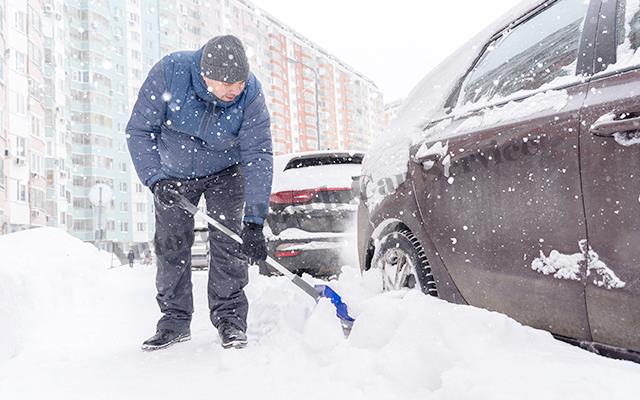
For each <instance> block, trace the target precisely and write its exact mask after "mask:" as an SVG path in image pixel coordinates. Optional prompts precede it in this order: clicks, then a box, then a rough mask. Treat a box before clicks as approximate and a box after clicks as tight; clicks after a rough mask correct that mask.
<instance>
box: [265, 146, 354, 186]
mask: <svg viewBox="0 0 640 400" xmlns="http://www.w3.org/2000/svg"><path fill="white" fill-rule="evenodd" d="M362 154H363V153H362V152H361V151H349V150H338V151H335V150H334V151H331V150H320V151H307V152H299V153H289V154H283V155H279V156H275V157H274V158H273V187H272V189H271V192H272V193H277V192H281V191H284V190H301V189H312V188H319V187H351V185H352V176H358V175H360V169H361V165H360V163H357V162H356V163H353V164H327V165H312V166H307V167H304V168H290V169H286V170H285V168H286V166H287V164H289V162H290V161H291V160H293V159H295V158H297V157H308V156H315V155H318V156H323V155H336V156H337V157H344V156H347V155H351V156H355V155H362Z"/></svg>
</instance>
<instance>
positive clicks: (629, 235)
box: [580, 69, 640, 351]
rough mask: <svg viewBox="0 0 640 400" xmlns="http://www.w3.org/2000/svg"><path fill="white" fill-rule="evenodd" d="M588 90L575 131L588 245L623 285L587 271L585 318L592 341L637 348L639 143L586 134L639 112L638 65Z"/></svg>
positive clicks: (639, 345)
mask: <svg viewBox="0 0 640 400" xmlns="http://www.w3.org/2000/svg"><path fill="white" fill-rule="evenodd" d="M591 89H592V90H590V91H589V95H588V97H587V101H586V104H585V111H584V112H583V116H584V117H583V121H584V123H583V125H582V130H581V135H580V147H581V153H582V158H581V169H582V180H583V190H584V204H585V210H586V215H587V227H588V235H589V240H588V243H589V246H590V247H591V249H592V251H593V252H594V254H595V255H597V256H598V260H599V261H601V262H602V263H603V264H604V265H605V266H606V267H607V268H608V269H610V271H612V272H613V273H614V274H615V276H616V277H617V278H618V279H619V281H620V282H622V283H623V284H624V286H622V287H612V285H611V284H606V283H602V275H601V274H599V273H597V272H598V271H591V272H592V274H591V276H589V277H588V279H587V288H586V291H587V306H588V309H589V322H590V324H591V329H592V332H593V339H594V340H595V341H598V342H605V343H608V344H612V345H614V346H619V347H624V348H630V349H634V350H636V351H640V334H639V329H640V307H639V304H640V245H639V244H640V144H630V145H628V146H625V145H623V144H621V143H620V142H621V140H620V139H618V140H616V139H615V138H614V137H600V136H595V135H593V134H592V133H591V132H590V127H591V126H592V125H593V124H594V123H595V122H596V121H597V120H598V119H600V118H601V117H603V116H607V115H608V114H609V115H612V116H613V115H620V114H621V113H629V114H630V115H632V116H640V69H635V70H632V71H626V72H623V73H619V74H614V75H610V76H604V77H601V78H598V79H596V80H594V81H593V82H592V84H591ZM636 132H638V131H636ZM592 258H593V257H592ZM592 261H595V260H592ZM600 267H603V266H602V265H601V266H600ZM618 286H620V285H618Z"/></svg>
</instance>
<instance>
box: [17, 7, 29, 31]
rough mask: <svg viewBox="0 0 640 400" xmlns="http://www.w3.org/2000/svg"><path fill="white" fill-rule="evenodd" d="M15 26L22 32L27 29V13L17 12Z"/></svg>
mask: <svg viewBox="0 0 640 400" xmlns="http://www.w3.org/2000/svg"><path fill="white" fill-rule="evenodd" d="M15 28H16V29H17V30H19V31H20V32H26V31H27V15H26V14H25V13H24V12H22V11H16V13H15Z"/></svg>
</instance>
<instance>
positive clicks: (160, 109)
mask: <svg viewBox="0 0 640 400" xmlns="http://www.w3.org/2000/svg"><path fill="white" fill-rule="evenodd" d="M163 64H164V59H163V60H160V61H159V62H158V63H157V64H156V65H154V66H153V68H151V70H150V71H149V75H147V79H146V80H145V81H144V83H143V84H142V87H141V88H140V91H139V92H138V100H137V101H136V103H135V105H134V106H133V111H132V112H131V118H130V119H129V123H128V124H127V128H126V133H127V146H128V148H129V153H130V154H131V160H132V161H133V166H134V167H135V169H136V172H137V174H138V177H139V178H140V181H141V182H142V183H143V184H144V185H146V186H148V187H152V186H153V184H155V183H156V182H158V181H159V180H162V179H166V178H167V176H166V175H164V174H163V172H162V167H161V162H160V155H159V153H158V146H157V139H158V136H159V134H160V127H161V126H162V123H163V122H164V120H165V118H166V107H167V103H166V101H165V100H164V96H166V95H165V92H166V83H165V72H164V67H163ZM163 95H164V96H163Z"/></svg>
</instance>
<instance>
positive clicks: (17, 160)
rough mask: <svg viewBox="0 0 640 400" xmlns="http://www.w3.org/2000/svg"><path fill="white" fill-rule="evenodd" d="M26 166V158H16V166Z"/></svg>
mask: <svg viewBox="0 0 640 400" xmlns="http://www.w3.org/2000/svg"><path fill="white" fill-rule="evenodd" d="M24 164H25V159H24V158H22V157H16V165H19V166H24Z"/></svg>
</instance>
